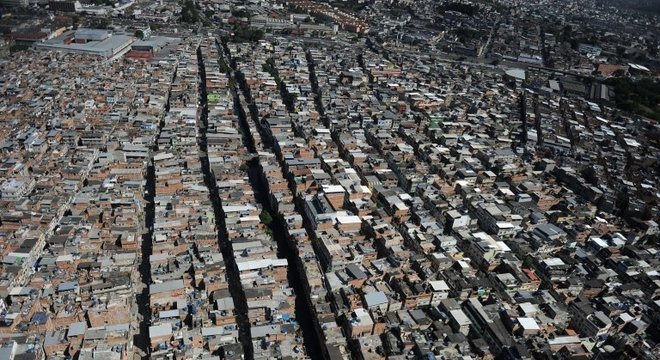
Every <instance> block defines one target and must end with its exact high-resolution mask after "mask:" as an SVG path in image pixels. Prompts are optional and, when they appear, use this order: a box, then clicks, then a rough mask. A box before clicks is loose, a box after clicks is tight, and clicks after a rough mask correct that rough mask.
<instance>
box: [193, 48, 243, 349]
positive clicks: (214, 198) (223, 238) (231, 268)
mask: <svg viewBox="0 0 660 360" xmlns="http://www.w3.org/2000/svg"><path fill="white" fill-rule="evenodd" d="M197 58H198V61H199V76H200V84H199V86H200V88H199V92H200V96H199V98H200V102H201V103H200V107H201V115H200V118H199V120H198V121H199V150H200V156H201V159H200V160H201V163H202V172H203V173H204V181H205V183H206V186H207V187H208V189H209V196H210V197H211V203H212V204H213V212H214V213H215V221H216V224H215V225H216V228H217V230H218V246H219V248H220V251H221V252H222V257H223V259H224V261H225V265H226V266H227V280H228V282H229V284H228V285H229V292H230V293H231V296H232V299H233V300H234V306H235V307H236V322H237V323H238V337H239V341H240V343H241V345H242V346H243V351H244V352H245V358H246V359H252V357H253V353H254V350H253V349H252V337H251V334H250V321H249V319H248V315H247V311H248V308H247V301H246V299H245V293H244V292H243V287H242V286H241V279H240V274H239V271H238V266H237V265H236V259H235V258H234V250H233V248H232V244H231V241H229V238H228V235H227V227H226V225H225V214H224V212H223V210H222V203H221V201H220V196H219V194H218V187H217V186H216V181H215V176H214V175H213V173H212V172H211V168H210V166H209V158H208V145H207V140H206V131H207V130H206V129H207V128H208V103H207V98H206V96H207V91H206V70H205V66H204V59H203V57H202V52H201V49H199V48H198V49H197Z"/></svg>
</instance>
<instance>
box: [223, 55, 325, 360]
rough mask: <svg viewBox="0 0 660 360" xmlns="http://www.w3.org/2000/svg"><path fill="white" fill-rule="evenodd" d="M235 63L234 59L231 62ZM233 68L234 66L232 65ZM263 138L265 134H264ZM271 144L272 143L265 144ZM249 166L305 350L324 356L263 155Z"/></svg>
mask: <svg viewBox="0 0 660 360" xmlns="http://www.w3.org/2000/svg"><path fill="white" fill-rule="evenodd" d="M222 50H223V49H220V52H221V53H223V54H225V56H226V57H229V55H228V53H227V52H226V51H222ZM229 62H230V63H231V59H230V61H229ZM232 68H233V66H232ZM229 75H230V76H231V78H232V79H234V80H235V83H236V84H237V85H236V87H234V88H233V89H231V90H232V94H233V96H234V110H235V113H236V114H237V115H238V119H239V123H240V126H241V129H242V133H243V143H244V145H245V147H246V148H247V149H248V150H249V151H250V152H251V153H255V155H256V152H257V149H256V148H255V146H254V144H253V143H252V141H251V136H250V126H249V124H248V114H246V112H245V109H243V107H242V106H240V100H239V93H238V92H239V91H240V89H239V85H244V84H242V83H240V82H239V81H241V80H242V79H236V77H237V76H236V72H235V71H233V70H232V71H231V74H229ZM241 87H242V88H243V89H246V87H245V86H241ZM243 95H244V96H245V98H246V101H247V102H248V103H250V104H252V99H250V98H249V95H250V94H249V93H246V92H244V93H243ZM248 111H249V115H250V116H251V120H254V121H257V119H256V114H257V109H256V108H254V105H253V104H252V106H251V107H250V109H248ZM262 139H265V137H263V136H262ZM267 144H268V143H267ZM264 146H268V145H264ZM265 150H266V151H273V149H272V148H271V149H265ZM247 165H248V169H247V172H248V176H249V179H250V185H252V190H254V195H255V199H256V200H257V202H259V204H261V206H262V209H263V210H265V211H267V212H268V213H270V214H271V215H272V217H273V221H272V222H271V223H270V224H268V227H269V228H270V230H271V232H272V234H273V238H274V240H275V242H276V243H277V256H278V258H286V259H287V263H288V267H287V280H288V282H289V286H291V287H292V288H293V290H294V292H295V294H296V303H295V312H296V320H297V321H298V323H299V324H300V328H301V330H302V334H303V341H304V344H305V351H306V353H307V356H309V357H310V358H312V359H317V358H320V356H321V354H323V348H322V347H321V341H320V339H319V337H318V331H317V329H316V324H315V320H314V319H316V316H315V314H314V312H313V310H312V308H311V302H310V301H309V294H307V292H306V291H305V286H304V281H305V280H304V279H303V278H302V269H301V268H300V265H299V261H300V260H299V258H298V256H297V252H296V249H294V246H293V244H291V243H290V242H289V241H287V236H286V228H285V225H284V220H283V219H282V216H281V214H279V213H278V212H277V211H276V209H273V208H272V206H271V203H270V201H269V198H268V196H269V191H268V184H267V182H266V181H265V179H264V177H263V169H262V167H261V164H260V163H259V158H258V157H255V158H253V159H252V160H251V161H249V162H248V163H247Z"/></svg>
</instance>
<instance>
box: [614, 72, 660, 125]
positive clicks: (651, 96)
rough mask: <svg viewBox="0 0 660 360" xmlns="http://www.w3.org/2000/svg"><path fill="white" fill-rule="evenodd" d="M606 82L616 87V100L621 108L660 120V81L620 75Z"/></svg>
mask: <svg viewBox="0 0 660 360" xmlns="http://www.w3.org/2000/svg"><path fill="white" fill-rule="evenodd" d="M605 84H607V85H609V86H612V88H613V89H614V94H615V96H614V101H615V102H616V105H617V107H619V108H620V109H622V110H625V111H630V112H633V113H635V114H638V115H641V116H646V117H649V118H652V119H655V120H660V81H657V80H653V79H641V80H637V81H634V80H632V79H630V78H627V77H618V78H612V79H608V80H607V81H605Z"/></svg>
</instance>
